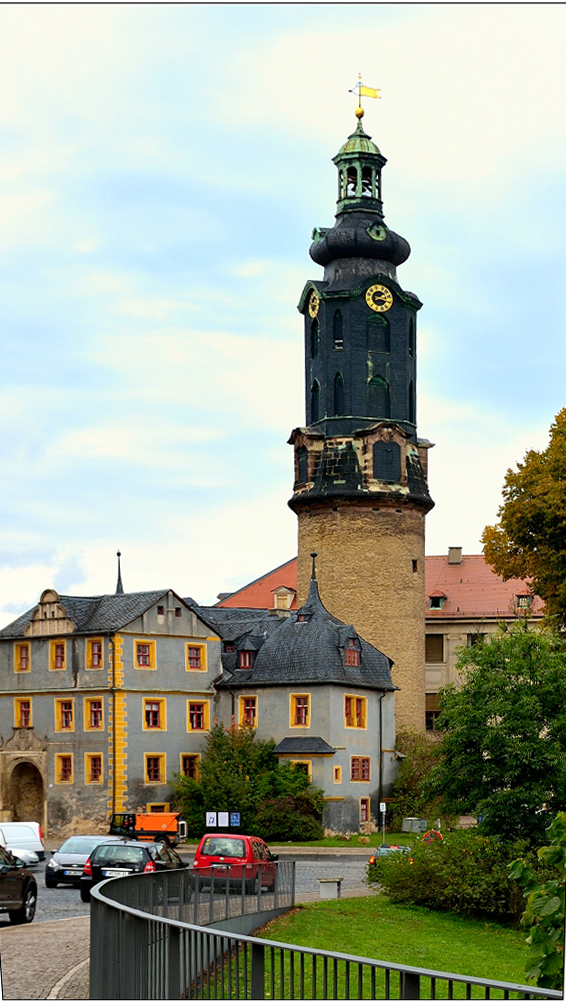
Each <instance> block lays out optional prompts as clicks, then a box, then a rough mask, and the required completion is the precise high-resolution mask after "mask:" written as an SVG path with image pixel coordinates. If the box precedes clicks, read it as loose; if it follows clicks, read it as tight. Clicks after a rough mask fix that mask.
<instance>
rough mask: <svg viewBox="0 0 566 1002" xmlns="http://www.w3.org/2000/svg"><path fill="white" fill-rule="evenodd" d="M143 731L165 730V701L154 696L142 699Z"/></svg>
mask: <svg viewBox="0 0 566 1002" xmlns="http://www.w3.org/2000/svg"><path fill="white" fill-rule="evenodd" d="M142 727H143V729H144V731H166V730H167V701H166V700H165V699H156V698H155V697H154V696H151V697H149V698H148V699H144V701H143V720H142Z"/></svg>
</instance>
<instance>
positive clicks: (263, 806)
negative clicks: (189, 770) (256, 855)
mask: <svg viewBox="0 0 566 1002" xmlns="http://www.w3.org/2000/svg"><path fill="white" fill-rule="evenodd" d="M274 748H275V742H274V741H273V740H269V741H260V740H257V738H256V737H255V731H254V730H253V728H251V727H246V726H236V725H233V726H231V727H228V728H224V727H223V726H222V724H215V725H214V727H213V728H212V730H211V731H210V734H209V735H208V736H207V744H206V748H205V751H204V754H203V756H202V760H201V769H200V776H199V778H198V780H194V779H189V778H188V777H187V776H181V775H179V774H176V775H175V776H174V777H173V780H172V781H171V783H170V786H171V790H172V794H173V801H174V803H175V805H176V807H177V808H178V809H179V810H180V811H182V813H183V814H184V815H185V817H186V819H187V827H188V830H189V834H190V835H193V836H200V835H202V834H203V833H204V831H205V813H206V811H207V810H215V811H218V810H220V811H222V810H225V811H227V810H239V811H240V812H241V815H242V817H241V824H242V831H245V832H253V833H254V834H256V835H260V836H262V837H264V838H267V839H289V838H296V839H299V840H303V841H304V840H305V839H312V838H321V837H322V826H321V817H322V805H323V793H322V790H320V789H319V788H318V787H316V786H313V785H312V783H311V782H310V780H309V778H308V776H307V775H306V773H305V772H303V771H302V770H299V769H293V768H291V767H290V766H289V765H281V764H280V762H279V759H278V758H277V756H276V755H275V752H274Z"/></svg>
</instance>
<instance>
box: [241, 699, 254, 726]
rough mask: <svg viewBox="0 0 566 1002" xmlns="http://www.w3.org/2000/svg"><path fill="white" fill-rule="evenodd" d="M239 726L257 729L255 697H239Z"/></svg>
mask: <svg viewBox="0 0 566 1002" xmlns="http://www.w3.org/2000/svg"><path fill="white" fill-rule="evenodd" d="M239 706H240V715H239V716H240V724H243V725H244V726H245V727H257V696H240V697H239Z"/></svg>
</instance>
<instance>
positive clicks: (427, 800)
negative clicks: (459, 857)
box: [390, 731, 453, 831]
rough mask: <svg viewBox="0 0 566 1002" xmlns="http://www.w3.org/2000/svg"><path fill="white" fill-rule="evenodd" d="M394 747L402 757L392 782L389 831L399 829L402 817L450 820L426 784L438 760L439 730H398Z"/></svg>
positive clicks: (437, 796)
mask: <svg viewBox="0 0 566 1002" xmlns="http://www.w3.org/2000/svg"><path fill="white" fill-rule="evenodd" d="M395 747H396V749H397V751H399V752H401V754H402V755H403V756H404V758H402V759H401V764H400V766H399V769H398V771H397V777H396V779H395V783H394V784H393V803H392V804H391V805H390V809H391V828H392V829H393V831H399V830H400V829H401V824H402V821H403V818H414V817H423V818H428V821H429V825H430V826H432V825H433V824H434V821H435V820H436V818H441V819H442V821H443V823H444V825H447V824H451V823H452V821H453V815H447V814H446V812H445V810H444V808H443V803H442V797H441V796H440V795H439V794H433V795H431V794H430V793H429V792H428V790H427V787H426V779H427V776H428V773H429V771H430V769H431V768H432V767H433V766H434V765H435V763H436V762H437V760H438V755H439V749H440V734H423V733H422V732H417V733H414V732H412V731H399V732H398V734H397V739H396V742H395Z"/></svg>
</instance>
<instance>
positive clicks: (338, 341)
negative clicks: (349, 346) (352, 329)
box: [332, 310, 344, 351]
mask: <svg viewBox="0 0 566 1002" xmlns="http://www.w3.org/2000/svg"><path fill="white" fill-rule="evenodd" d="M332 337H333V340H334V351H342V348H343V347H344V323H343V319H342V310H336V312H335V313H334V316H333V318H332Z"/></svg>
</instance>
